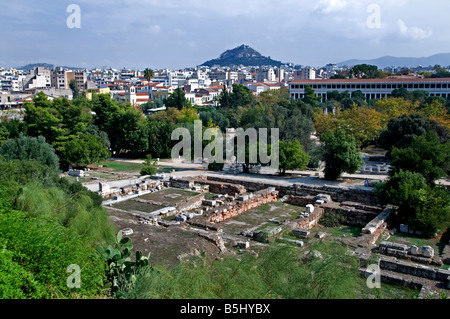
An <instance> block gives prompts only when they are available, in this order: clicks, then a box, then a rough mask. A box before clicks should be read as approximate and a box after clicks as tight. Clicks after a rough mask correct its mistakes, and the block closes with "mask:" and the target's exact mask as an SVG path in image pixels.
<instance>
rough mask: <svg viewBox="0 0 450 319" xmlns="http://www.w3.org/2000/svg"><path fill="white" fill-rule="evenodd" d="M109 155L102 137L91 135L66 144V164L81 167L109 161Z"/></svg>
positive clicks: (88, 134)
mask: <svg viewBox="0 0 450 319" xmlns="http://www.w3.org/2000/svg"><path fill="white" fill-rule="evenodd" d="M109 155H110V153H109V152H108V150H107V149H106V147H105V145H104V144H103V143H102V139H101V137H99V136H96V135H93V134H90V133H84V134H80V135H78V136H75V137H74V138H72V139H70V140H69V141H68V142H67V143H66V144H65V148H64V161H65V162H66V164H75V166H79V167H86V166H87V165H89V164H93V163H98V162H100V161H102V160H105V159H107V158H108V157H109Z"/></svg>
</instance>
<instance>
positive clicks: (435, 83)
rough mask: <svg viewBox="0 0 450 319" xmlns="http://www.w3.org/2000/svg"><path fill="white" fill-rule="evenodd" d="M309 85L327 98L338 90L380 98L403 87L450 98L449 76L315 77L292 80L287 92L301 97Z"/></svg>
mask: <svg viewBox="0 0 450 319" xmlns="http://www.w3.org/2000/svg"><path fill="white" fill-rule="evenodd" d="M307 85H309V86H311V87H312V88H313V89H314V91H315V93H316V96H319V97H321V98H322V101H325V100H326V99H327V93H328V92H332V91H338V92H339V93H343V92H345V91H348V92H349V93H350V95H351V94H352V92H355V91H361V92H362V93H363V94H364V97H365V99H366V100H370V99H382V98H386V97H389V96H391V94H392V91H393V90H395V89H400V88H405V89H407V90H408V91H416V90H423V91H427V92H428V93H429V94H430V96H441V97H443V98H450V78H418V77H409V76H408V77H406V76H405V77H392V78H385V79H326V80H321V79H316V80H293V81H291V82H290V83H289V92H290V95H291V97H292V98H294V99H296V100H297V99H301V98H303V97H304V95H305V87H306V86H307Z"/></svg>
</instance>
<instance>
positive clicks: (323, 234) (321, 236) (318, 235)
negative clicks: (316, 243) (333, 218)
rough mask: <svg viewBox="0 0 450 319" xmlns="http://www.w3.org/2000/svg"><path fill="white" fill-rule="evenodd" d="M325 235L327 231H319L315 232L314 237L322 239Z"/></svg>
mask: <svg viewBox="0 0 450 319" xmlns="http://www.w3.org/2000/svg"><path fill="white" fill-rule="evenodd" d="M326 235H327V233H323V232H320V233H317V234H316V237H317V238H320V239H322V238H325V236H326Z"/></svg>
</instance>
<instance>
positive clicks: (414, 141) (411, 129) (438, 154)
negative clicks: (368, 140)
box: [378, 114, 450, 236]
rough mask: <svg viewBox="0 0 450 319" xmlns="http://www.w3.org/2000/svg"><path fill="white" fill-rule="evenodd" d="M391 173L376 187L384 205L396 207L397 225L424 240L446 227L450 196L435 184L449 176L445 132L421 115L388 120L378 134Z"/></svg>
mask: <svg viewBox="0 0 450 319" xmlns="http://www.w3.org/2000/svg"><path fill="white" fill-rule="evenodd" d="M381 140H382V142H383V145H385V147H387V148H388V149H389V156H390V157H391V158H392V162H391V164H392V165H393V167H394V169H393V170H391V172H390V176H391V177H390V179H389V181H387V182H386V183H383V184H380V185H378V193H379V195H380V198H381V200H382V201H383V202H384V203H387V202H389V203H393V204H395V205H398V206H399V214H398V218H399V222H400V223H407V224H409V225H410V226H412V227H413V228H415V229H416V230H418V231H421V232H422V233H423V234H424V235H425V236H434V235H435V234H436V233H438V232H439V231H445V230H446V229H448V227H449V226H450V194H449V191H448V190H447V189H446V188H445V187H444V186H441V185H438V184H437V183H436V180H438V179H440V178H442V177H445V176H448V174H449V173H450V136H449V133H448V130H446V129H445V128H444V127H441V126H439V125H437V123H436V122H435V121H432V120H429V119H427V118H426V117H425V116H423V115H419V114H412V115H405V116H400V117H399V118H395V119H393V120H391V122H390V123H389V125H388V129H387V130H386V131H385V132H383V134H382V139H381Z"/></svg>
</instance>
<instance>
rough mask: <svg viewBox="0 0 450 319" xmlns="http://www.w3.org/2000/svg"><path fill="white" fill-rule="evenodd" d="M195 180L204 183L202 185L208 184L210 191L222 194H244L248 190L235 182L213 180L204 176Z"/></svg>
mask: <svg viewBox="0 0 450 319" xmlns="http://www.w3.org/2000/svg"><path fill="white" fill-rule="evenodd" d="M195 182H197V183H199V184H202V185H208V186H209V191H210V192H212V193H216V194H222V195H231V196H232V195H234V194H239V195H240V194H244V193H245V192H247V189H246V188H245V187H244V186H242V185H240V184H235V183H229V182H218V181H211V180H208V179H206V178H204V177H200V178H196V179H195Z"/></svg>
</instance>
